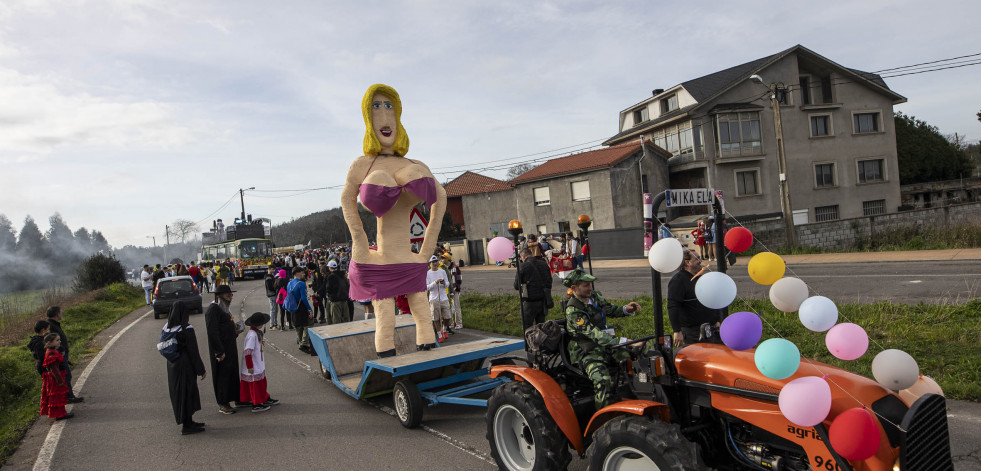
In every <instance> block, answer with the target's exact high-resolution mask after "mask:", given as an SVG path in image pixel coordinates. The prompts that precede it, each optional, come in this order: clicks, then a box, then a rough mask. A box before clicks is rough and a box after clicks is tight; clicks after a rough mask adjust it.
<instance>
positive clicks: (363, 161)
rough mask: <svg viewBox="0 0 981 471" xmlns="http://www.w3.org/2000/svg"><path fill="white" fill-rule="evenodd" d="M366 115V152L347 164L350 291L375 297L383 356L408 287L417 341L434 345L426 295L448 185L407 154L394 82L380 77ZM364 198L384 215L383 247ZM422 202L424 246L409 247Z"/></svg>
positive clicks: (365, 102)
mask: <svg viewBox="0 0 981 471" xmlns="http://www.w3.org/2000/svg"><path fill="white" fill-rule="evenodd" d="M361 112H362V114H363V115H364V122H365V127H366V129H365V135H364V155H363V156H361V157H358V158H357V159H355V160H354V163H353V164H351V168H350V169H348V173H347V181H346V183H345V185H344V192H343V193H341V209H343V211H344V220H345V221H346V222H347V225H348V228H350V230H351V238H352V246H351V266H350V270H349V273H350V280H351V289H350V295H351V298H352V299H362V300H363V299H371V300H372V304H373V305H374V308H375V351H376V352H377V353H378V356H379V357H387V356H393V355H395V339H394V336H395V297H396V296H399V295H403V294H404V295H406V298H407V299H408V301H409V308H410V310H411V311H412V317H413V319H414V320H415V323H416V347H417V348H418V349H420V350H422V349H428V348H430V347H432V346H433V344H434V343H435V341H436V337H435V335H434V333H433V328H432V322H431V321H432V319H430V317H431V316H430V314H429V298H428V297H427V295H426V270H427V266H428V261H429V257H430V256H431V255H432V254H433V250H434V249H435V248H436V238H437V235H438V234H439V228H440V224H441V222H442V221H443V213H444V212H445V211H446V191H445V190H444V189H443V187H442V186H440V184H439V183H437V182H436V179H435V178H433V174H432V172H430V171H429V167H426V165H425V164H423V163H422V162H419V161H416V160H409V159H407V158H406V157H405V154H406V153H407V152H408V151H409V136H407V135H406V133H405V128H403V127H402V123H401V121H400V118H401V116H402V102H401V101H400V100H399V94H398V92H396V91H395V89H393V88H392V87H389V86H387V85H381V84H375V85H372V86H371V87H369V88H368V91H367V92H365V94H364V98H363V99H362V101H361ZM359 197H360V199H361V204H362V205H364V207H365V208H367V209H368V210H369V211H371V212H372V213H373V214H374V215H375V217H377V218H378V245H377V247H378V248H377V250H371V249H369V248H368V238H367V236H366V235H365V231H364V225H362V224H361V217H360V215H359V214H358V198H359ZM419 203H424V204H425V205H426V208H429V211H430V223H429V227H427V228H426V234H425V238H424V239H423V242H422V249H421V250H420V251H419V253H414V252H412V250H411V247H410V243H409V217H410V212H411V211H412V208H413V207H415V206H416V205H418V204H419Z"/></svg>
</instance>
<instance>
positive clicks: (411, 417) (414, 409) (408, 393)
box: [392, 380, 423, 428]
mask: <svg viewBox="0 0 981 471" xmlns="http://www.w3.org/2000/svg"><path fill="white" fill-rule="evenodd" d="M392 400H393V401H394V402H395V416H396V417H398V419H399V423H401V424H402V426H403V427H405V428H416V427H418V426H419V424H420V423H422V407H423V404H422V395H421V394H419V388H417V387H416V385H415V384H412V382H410V381H406V380H402V381H399V382H397V383H395V388H394V389H393V390H392Z"/></svg>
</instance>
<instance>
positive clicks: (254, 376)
mask: <svg viewBox="0 0 981 471" xmlns="http://www.w3.org/2000/svg"><path fill="white" fill-rule="evenodd" d="M267 322H269V314H265V313H262V312H256V313H254V314H252V315H251V316H249V318H248V319H246V320H245V325H247V326H248V327H249V332H248V333H247V334H245V345H243V346H242V363H241V365H242V370H241V375H240V376H241V382H240V386H239V398H238V401H239V403H247V404H252V412H265V411H267V410H269V408H270V407H271V406H274V405H276V404H279V401H278V400H276V399H273V398H271V397H269V393H268V392H267V391H266V362H265V359H264V358H263V353H262V346H263V344H264V342H263V340H262V330H261V329H262V326H263V325H265V324H266V323H267Z"/></svg>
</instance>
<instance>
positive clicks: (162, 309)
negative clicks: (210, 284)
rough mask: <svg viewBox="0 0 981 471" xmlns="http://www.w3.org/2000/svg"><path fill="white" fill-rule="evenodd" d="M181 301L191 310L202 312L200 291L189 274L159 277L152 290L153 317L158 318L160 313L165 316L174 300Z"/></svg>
mask: <svg viewBox="0 0 981 471" xmlns="http://www.w3.org/2000/svg"><path fill="white" fill-rule="evenodd" d="M177 301H181V302H183V303H184V305H185V306H186V307H187V309H188V310H190V311H191V312H199V313H202V312H204V303H203V302H202V300H201V293H199V292H198V287H197V286H196V285H195V284H194V280H193V279H192V278H191V277H189V276H170V277H167V278H161V279H160V281H158V282H157V288H156V289H155V290H153V318H154V319H159V318H160V314H163V315H164V317H167V314H169V313H170V308H171V307H172V306H173V305H174V303H175V302H177Z"/></svg>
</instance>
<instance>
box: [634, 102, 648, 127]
mask: <svg viewBox="0 0 981 471" xmlns="http://www.w3.org/2000/svg"><path fill="white" fill-rule="evenodd" d="M647 119H648V115H647V107H646V106H645V107H643V108H641V109H639V110H635V111H634V126H636V125H638V124H640V123H643V122H644V121H647Z"/></svg>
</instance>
